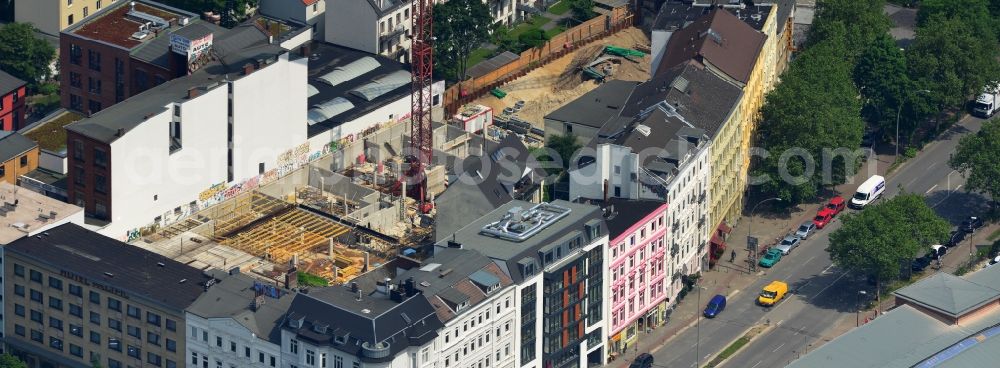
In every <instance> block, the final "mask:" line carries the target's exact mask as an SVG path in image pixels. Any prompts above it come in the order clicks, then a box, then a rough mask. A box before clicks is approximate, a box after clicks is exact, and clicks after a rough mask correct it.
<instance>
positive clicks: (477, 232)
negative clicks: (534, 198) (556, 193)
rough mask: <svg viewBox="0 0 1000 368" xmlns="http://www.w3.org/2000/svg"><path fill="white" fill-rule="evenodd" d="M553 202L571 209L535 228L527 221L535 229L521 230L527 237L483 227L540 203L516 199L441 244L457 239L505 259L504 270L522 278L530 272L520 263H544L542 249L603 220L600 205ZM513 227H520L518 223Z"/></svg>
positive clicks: (518, 279) (557, 243) (471, 247)
mask: <svg viewBox="0 0 1000 368" xmlns="http://www.w3.org/2000/svg"><path fill="white" fill-rule="evenodd" d="M550 204H551V205H554V206H556V207H557V208H556V210H559V209H565V210H568V211H565V213H561V214H558V215H557V216H554V217H558V218H555V219H549V220H546V222H547V225H543V226H541V228H533V227H532V226H530V225H533V224H532V223H529V224H526V225H525V226H526V228H524V229H525V231H523V232H522V233H526V232H527V231H532V230H533V231H534V232H533V233H531V234H520V235H521V236H518V238H519V239H523V240H510V239H509V237H501V236H498V235H494V234H495V233H496V232H495V231H494V232H490V233H487V232H484V230H483V229H484V227H486V226H487V225H491V227H494V228H496V227H498V226H500V225H501V224H499V223H498V222H503V221H507V220H508V219H514V218H515V216H516V215H518V214H520V213H521V212H520V211H519V210H529V209H531V208H532V207H535V206H536V204H534V203H530V202H525V201H520V200H514V201H510V202H508V203H506V204H503V205H501V206H500V207H498V208H497V209H495V210H493V211H491V212H490V213H488V214H486V215H485V216H483V217H480V218H478V219H475V220H472V221H471V222H470V223H469V224H468V225H466V226H465V227H463V228H462V229H460V230H458V231H457V232H456V233H455V234H454V236H449V237H446V239H447V240H443V241H441V242H439V243H438V244H437V246H438V247H445V248H447V247H449V245H450V244H449V243H451V242H452V241H454V242H455V243H458V244H461V246H462V247H463V248H464V249H471V250H475V251H478V252H479V253H481V254H483V255H484V256H486V257H489V258H491V259H493V260H494V261H501V262H505V263H506V265H504V267H505V268H506V269H505V270H504V272H505V273H507V274H508V275H509V276H510V277H511V278H512V279H514V280H515V281H517V282H520V281H521V280H523V279H524V278H525V277H526V276H528V275H527V274H526V273H524V272H522V271H521V270H520V267H518V265H519V263H521V264H524V263H525V262H532V263H533V264H537V265H541V264H543V263H542V262H541V261H540V260H539V257H540V256H539V251H540V250H542V249H543V248H545V249H548V248H549V247H553V246H559V245H561V244H562V243H565V242H566V241H568V240H569V239H564V238H566V237H568V236H571V235H574V234H582V233H583V232H584V231H585V229H586V228H585V226H584V225H593V224H594V223H595V222H598V223H599V222H603V221H602V219H601V210H600V208H599V207H597V206H592V205H587V204H580V203H572V202H567V201H563V200H556V201H553V202H551V203H550ZM512 210H513V211H512ZM557 212H559V211H556V212H552V213H550V211H545V212H539V213H538V215H540V216H542V217H544V216H547V215H549V214H554V213H557ZM529 213H530V212H529ZM508 216H510V217H508ZM559 216H561V217H559ZM531 219H535V217H531ZM510 228H511V229H513V230H519V228H518V227H517V226H516V224H515V225H513V226H512V227H510ZM591 241H593V240H587V242H591ZM534 269H535V270H537V271H541V267H534Z"/></svg>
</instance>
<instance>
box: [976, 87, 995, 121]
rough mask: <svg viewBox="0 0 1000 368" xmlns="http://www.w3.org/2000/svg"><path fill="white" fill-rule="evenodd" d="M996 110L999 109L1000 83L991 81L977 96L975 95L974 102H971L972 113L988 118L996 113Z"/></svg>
mask: <svg viewBox="0 0 1000 368" xmlns="http://www.w3.org/2000/svg"><path fill="white" fill-rule="evenodd" d="M997 110H1000V85H998V84H997V82H993V83H992V84H990V85H989V86H987V87H986V88H985V89H984V90H983V93H982V94H980V95H979V97H976V102H974V103H973V104H972V115H975V116H978V117H981V118H983V119H988V118H990V117H991V116H993V114H996V112H997Z"/></svg>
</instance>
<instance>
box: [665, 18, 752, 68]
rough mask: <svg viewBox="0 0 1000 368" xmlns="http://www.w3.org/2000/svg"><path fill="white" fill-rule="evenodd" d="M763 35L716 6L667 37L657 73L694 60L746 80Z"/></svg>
mask: <svg viewBox="0 0 1000 368" xmlns="http://www.w3.org/2000/svg"><path fill="white" fill-rule="evenodd" d="M766 38H767V36H766V35H764V34H763V33H761V32H760V31H757V30H755V29H754V28H753V27H751V26H750V25H748V24H747V23H745V22H743V21H741V20H740V19H739V18H737V17H736V16H735V15H733V14H732V13H730V12H728V11H725V10H720V9H715V10H712V12H710V13H709V14H707V15H704V16H702V17H700V18H698V19H696V20H695V21H694V22H693V23H691V24H690V25H688V26H686V27H684V28H682V29H681V30H679V31H677V32H675V33H674V34H673V35H672V36H671V37H670V41H668V42H667V47H666V52H665V53H664V55H663V59H662V60H661V61H660V65H659V68H657V74H659V73H662V72H663V71H664V70H666V69H668V68H671V67H673V66H675V65H678V64H681V63H683V62H685V61H687V60H689V59H695V60H697V61H698V62H700V63H702V64H705V65H710V66H713V67H715V68H718V69H719V70H720V71H722V72H723V73H725V74H726V75H728V76H729V77H730V78H733V79H735V80H737V81H739V82H742V83H747V82H749V80H750V72H751V71H753V67H754V64H756V62H757V55H759V54H760V52H761V48H762V47H763V46H764V41H765V40H766Z"/></svg>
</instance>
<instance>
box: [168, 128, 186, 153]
mask: <svg viewBox="0 0 1000 368" xmlns="http://www.w3.org/2000/svg"><path fill="white" fill-rule="evenodd" d="M169 138H170V153H174V152H177V150H179V149H181V147H183V146H184V145H183V144H182V143H181V122H179V121H172V122H170V136H169Z"/></svg>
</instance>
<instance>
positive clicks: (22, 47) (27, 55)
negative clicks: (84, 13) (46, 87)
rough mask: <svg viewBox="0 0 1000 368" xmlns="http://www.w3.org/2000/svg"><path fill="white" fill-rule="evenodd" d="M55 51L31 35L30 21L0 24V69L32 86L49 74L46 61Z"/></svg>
mask: <svg viewBox="0 0 1000 368" xmlns="http://www.w3.org/2000/svg"><path fill="white" fill-rule="evenodd" d="M55 55H56V50H55V48H54V47H52V45H51V44H49V43H48V42H46V41H45V40H42V39H40V38H36V37H35V27H34V26H32V25H31V24H29V23H10V24H8V25H5V26H0V70H3V71H5V72H7V73H9V74H10V75H13V76H15V77H17V78H20V79H22V80H24V81H26V82H28V83H29V85H30V86H31V88H32V89H35V88H36V87H37V86H38V82H40V81H42V80H43V79H45V78H48V77H49V74H50V69H49V64H50V63H51V62H52V59H53V58H54V57H55Z"/></svg>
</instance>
